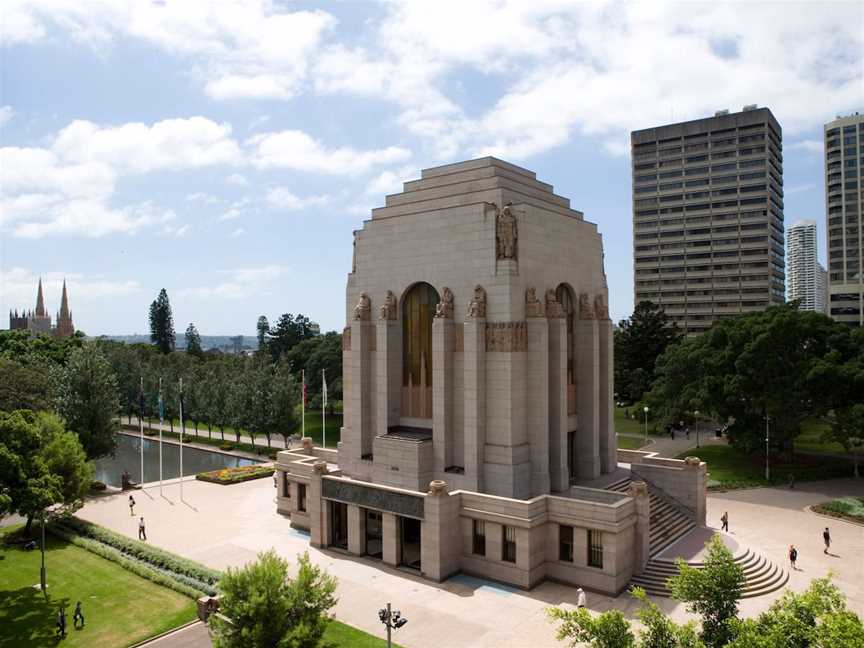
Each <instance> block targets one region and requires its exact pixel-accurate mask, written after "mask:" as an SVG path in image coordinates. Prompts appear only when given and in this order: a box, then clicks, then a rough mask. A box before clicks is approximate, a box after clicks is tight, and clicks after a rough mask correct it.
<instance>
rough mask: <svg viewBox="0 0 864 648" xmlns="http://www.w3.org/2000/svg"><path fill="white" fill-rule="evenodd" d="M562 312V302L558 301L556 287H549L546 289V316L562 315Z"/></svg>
mask: <svg viewBox="0 0 864 648" xmlns="http://www.w3.org/2000/svg"><path fill="white" fill-rule="evenodd" d="M561 313H562V311H561V302H559V301H558V297H557V295H556V294H555V289H554V288H548V289H547V290H546V317H549V318H556V317H561Z"/></svg>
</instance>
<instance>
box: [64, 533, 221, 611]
mask: <svg viewBox="0 0 864 648" xmlns="http://www.w3.org/2000/svg"><path fill="white" fill-rule="evenodd" d="M47 529H48V531H49V532H50V533H52V534H54V535H55V536H57V537H58V538H61V539H63V540H65V541H66V542H68V543H69V544H73V545H75V546H76V547H81V548H82V549H86V550H87V551H89V552H91V553H94V554H96V555H97V556H101V557H102V558H105V559H106V560H110V561H111V562H115V563H117V564H118V565H120V566H121V567H123V569H126V570H127V571H130V572H132V573H133V574H137V575H138V576H141V577H142V578H146V579H147V580H149V581H152V582H154V583H156V584H157V585H162V586H164V587H167V588H169V589H172V590H174V591H175V592H178V593H179V594H183V595H184V596H188V597H189V598H192V599H198V598H199V597H200V596H202V595H204V594H209V595H212V592H211V591H205V590H202V589H199V588H196V587H192V586H190V585H188V584H186V583H184V582H181V581H180V580H178V579H177V578H175V577H173V576H169V575H167V574H165V573H163V572H160V571H157V570H156V569H154V568H152V567H149V566H148V565H146V564H145V563H143V562H139V561H137V560H133V559H131V558H127V557H126V556H125V555H123V553H122V552H121V551H119V550H118V549H115V548H114V547H110V546H108V545H106V544H104V543H102V542H99V541H97V540H93V539H91V538H85V537H82V536H79V535H78V534H76V533H75V532H74V531H73V530H71V529H67V528H64V527H61V526H59V525H57V524H52V525H49V526H48V527H47Z"/></svg>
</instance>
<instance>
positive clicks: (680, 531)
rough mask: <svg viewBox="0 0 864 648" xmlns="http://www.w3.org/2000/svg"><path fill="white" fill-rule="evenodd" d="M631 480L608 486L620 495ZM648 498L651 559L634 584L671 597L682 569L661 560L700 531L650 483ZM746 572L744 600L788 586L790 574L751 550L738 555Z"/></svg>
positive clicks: (648, 590)
mask: <svg viewBox="0 0 864 648" xmlns="http://www.w3.org/2000/svg"><path fill="white" fill-rule="evenodd" d="M630 482H631V479H630V478H626V479H622V480H620V481H617V482H615V483H613V484H610V485H609V486H607V487H606V490H612V491H616V492H619V493H626V492H627V491H628V490H629V489H630ZM648 497H649V499H650V501H651V512H650V517H649V555H650V556H651V559H650V560H649V561H648V564H647V565H645V569H644V570H643V571H642V573H641V574H639V575H638V576H634V577H633V579H632V580H631V581H630V584H631V585H638V586H639V587H641V588H643V589H644V590H645V591H646V592H647V593H648V594H650V595H652V596H665V597H669V596H670V595H671V593H670V592H669V588H667V587H666V580H667V579H668V578H669V577H670V576H675V575H677V574H678V567H677V565H676V564H675V561H674V559H672V558H658V557H657V556H658V555H659V554H660V553H662V552H663V551H664V550H665V549H667V548H668V547H670V546H672V545H673V544H674V543H675V542H677V541H678V540H680V539H681V538H682V537H684V536H685V535H686V534H687V533H689V532H690V531H692V530H693V529H695V528H696V524H695V523H694V522H693V519H692V518H691V517H690V515H688V514H687V513H686V510H685V509H684V508H683V507H681V506H680V505H679V504H677V503H675V502H673V501H672V500H671V499H670V498H668V497H667V496H666V495H664V494H663V492H662V491H660V489H658V488H656V487H655V486H652V485H651V484H648ZM734 560H735V562H737V563H738V564H739V565H741V567H742V568H743V569H744V579H745V584H744V589H743V591H742V593H741V598H753V597H756V596H763V595H764V594H770V593H771V592H774V591H776V590H778V589H780V588H781V587H783V586H784V585H785V584H786V581H788V580H789V574H788V573H786V571H785V570H784V569H782V568H781V567H779V566H777V565H775V564H774V563H772V562H771V561H770V560H768V559H767V558H765V557H764V556H761V555H759V554H757V553H755V552H753V551H751V550H750V549H747V550H746V551H745V552H744V553H742V554H740V555H738V556H735V558H734ZM687 564H688V565H691V566H693V567H701V566H702V563H700V562H689V561H688V563H687Z"/></svg>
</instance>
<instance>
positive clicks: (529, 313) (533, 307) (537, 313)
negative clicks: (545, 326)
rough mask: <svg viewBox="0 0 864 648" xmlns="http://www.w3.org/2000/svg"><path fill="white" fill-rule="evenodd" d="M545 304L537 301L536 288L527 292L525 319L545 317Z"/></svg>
mask: <svg viewBox="0 0 864 648" xmlns="http://www.w3.org/2000/svg"><path fill="white" fill-rule="evenodd" d="M544 314H545V313H544V311H543V304H542V303H540V300H539V299H537V291H536V290H535V289H534V286H531V287H529V288H528V290H526V291H525V317H543V315H544Z"/></svg>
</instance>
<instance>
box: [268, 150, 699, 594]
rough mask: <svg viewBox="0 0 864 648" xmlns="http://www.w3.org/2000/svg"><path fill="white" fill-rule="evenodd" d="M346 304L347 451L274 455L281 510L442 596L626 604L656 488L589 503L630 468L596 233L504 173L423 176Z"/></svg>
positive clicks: (362, 237)
mask: <svg viewBox="0 0 864 648" xmlns="http://www.w3.org/2000/svg"><path fill="white" fill-rule="evenodd" d="M346 293H347V294H346V302H345V303H346V313H345V315H346V320H347V322H348V326H347V327H346V328H345V331H344V333H343V338H342V343H343V361H344V369H343V371H344V375H343V393H344V427H343V428H342V434H341V442H340V443H339V446H338V450H332V449H323V448H313V447H312V445H311V442H310V441H311V440H309V439H306V440H304V446H303V447H302V448H301V449H298V450H294V451H290V450H289V451H284V452H280V453H279V458H278V462H277V470H278V475H279V480H278V486H279V497H278V510H279V512H280V513H283V514H285V515H288V516H290V518H291V523H292V525H293V526H296V527H299V528H303V529H308V530H309V531H310V535H311V543H312V544H313V545H314V546H316V547H322V548H323V547H328V548H331V549H334V550H337V551H339V550H341V551H346V552H349V553H352V554H356V555H366V556H371V557H373V558H379V559H381V560H383V562H384V563H387V564H390V565H394V566H395V565H403V566H407V567H411V568H415V569H418V570H419V571H420V573H421V574H422V575H424V576H426V577H428V578H431V579H434V580H443V579H445V578H447V577H448V576H450V575H452V574H455V573H458V572H465V573H470V574H475V575H478V576H483V577H488V578H492V579H495V580H498V581H502V582H506V583H511V584H514V585H517V586H520V587H526V588H527V587H532V586H533V585H535V584H536V583H538V582H540V581H542V580H543V579H545V578H553V579H556V580H560V581H564V582H570V583H574V584H579V585H581V586H583V587H589V588H591V589H594V590H599V591H604V592H619V591H621V590H622V589H623V588H624V587H626V585H627V583H628V582H629V580H630V578H631V576H633V575H634V573H638V572H639V570H640V569H641V566H642V565H644V563H645V561H646V560H647V559H648V554H649V551H650V548H649V529H648V526H649V522H648V517H649V498H648V494H647V490H646V486H645V484H644V483H642V482H639V483H634V484H633V486H631V487H630V490H628V491H626V492H616V491H612V490H604V489H601V488H593V487H585V486H584V484H586V483H587V484H589V485H591V484H596V483H600V482H603V480H604V476H607V477H610V478H609V479H606V480H605V481H606V483H607V484H609V483H611V482H612V481H613V480H612V479H611V474H612V473H616V471H619V470H620V469H619V467H618V457H617V447H616V437H615V430H614V423H613V409H612V408H613V394H612V324H611V321H610V320H609V314H608V308H607V303H608V299H607V287H606V278H605V274H604V269H603V244H602V240H601V236H600V234H599V233H598V232H597V227H596V225H594V224H593V223H590V222H588V221H586V220H584V218H583V215H582V213H580V212H578V211H576V210H574V209H571V207H570V202H569V200H568V199H566V198H562V197H560V196H557V195H556V194H555V193H553V190H552V187H551V186H550V185H548V184H546V183H544V182H540V181H538V180H537V179H536V177H535V174H534V173H532V172H530V171H527V170H525V169H522V168H520V167H517V166H514V165H512V164H508V163H506V162H503V161H501V160H498V159H495V158H488V157H487V158H482V159H478V160H471V161H468V162H461V163H458V164H450V165H446V166H442V167H437V168H433V169H426V170H424V171H423V172H422V177H421V179H419V180H414V181H411V182H406V183H405V185H404V190H403V192H402V193H400V194H396V195H391V196H387V199H386V204H385V206H384V207H381V208H378V209H373V210H372V218H371V220H369V221H366V222H365V223H364V226H363V229H361V230H359V231H357V232H355V238H354V258H353V267H352V272H351V273H350V274H349V276H348V285H347V289H346ZM638 454H639V453H636V455H638ZM643 454H644V453H643ZM634 456H635V455H634ZM640 460H641V459H640V458H639V457H637V458H636V459H634V461H640ZM661 463H662V462H661ZM695 465H696V468H695V470H694V469H693V468H689V469H688V467H687V466H685V465H684V462H680V461H679V462H677V464H676V465H674V466H672V467H669V468H668V469H669V470H670V471H677V472H676V473H675V474H674V475H671V473H670V475H671V476H669V475H665V474H664V476H661V477H658V478H657V481H658V482H663V481H664V479H665V478H666V477H667V476H668V477H669V479H670V480H671V481H670V482H669V483H672V482H673V481H674V480H675V479H678V480H679V481H680V480H682V479H683V480H684V482H686V483H687V484H692V483H696V482H695V481H694V479H693V478H691V476H690V475H691V474H692V475H702V476H703V477H704V464H701V469H700V468H699V462H698V461H697V462H696V463H695ZM652 468H653V467H652ZM666 468H667V467H665V466H664V467H662V469H661V472H662V470H665V469H666ZM682 483H683V482H682ZM702 487H703V498H702V512H701V515H702V516H703V517H704V483H703V484H702ZM685 490H686V488H685ZM697 508H698V506H696V505H694V508H693V511H694V515H696V516H697V517H698V515H699V512H698V511H697V510H696V509H697Z"/></svg>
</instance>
